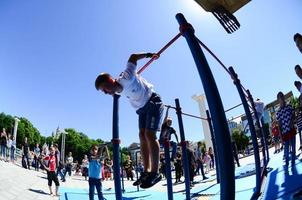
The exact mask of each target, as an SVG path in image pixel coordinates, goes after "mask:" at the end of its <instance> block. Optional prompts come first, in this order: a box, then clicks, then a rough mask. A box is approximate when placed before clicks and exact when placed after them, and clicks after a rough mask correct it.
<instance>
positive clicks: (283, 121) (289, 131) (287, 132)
mask: <svg viewBox="0 0 302 200" xmlns="http://www.w3.org/2000/svg"><path fill="white" fill-rule="evenodd" d="M277 99H278V101H279V104H280V109H279V110H278V111H277V114H276V118H277V120H278V123H279V128H280V132H281V137H282V140H283V141H284V155H285V164H286V167H288V164H289V150H290V148H291V150H292V151H291V161H292V165H294V164H295V159H296V130H295V128H294V119H295V115H294V109H293V108H292V106H291V105H287V104H286V102H285V98H284V94H283V93H282V92H279V93H278V95H277Z"/></svg>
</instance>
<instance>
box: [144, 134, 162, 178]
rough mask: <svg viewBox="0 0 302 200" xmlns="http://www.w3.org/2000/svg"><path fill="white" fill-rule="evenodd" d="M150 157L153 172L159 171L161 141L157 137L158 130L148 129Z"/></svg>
mask: <svg viewBox="0 0 302 200" xmlns="http://www.w3.org/2000/svg"><path fill="white" fill-rule="evenodd" d="M145 133H146V138H147V142H148V152H149V158H150V159H151V172H154V173H158V163H159V143H158V140H157V139H156V131H152V130H148V129H146V131H145Z"/></svg>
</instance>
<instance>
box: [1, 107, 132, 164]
mask: <svg viewBox="0 0 302 200" xmlns="http://www.w3.org/2000/svg"><path fill="white" fill-rule="evenodd" d="M18 118H19V119H20V122H19V125H18V132H17V147H18V148H21V146H22V143H23V141H24V138H25V137H27V138H28V142H29V144H30V149H31V150H32V149H33V148H34V146H35V144H36V143H39V144H41V145H43V144H44V143H46V144H48V145H51V144H54V143H57V144H58V146H59V148H60V147H61V141H62V136H61V135H60V136H59V137H58V138H53V137H52V136H48V137H45V136H42V135H41V134H40V132H39V131H38V129H37V128H35V127H34V126H33V124H32V123H31V122H30V121H29V120H28V119H26V118H24V117H18ZM14 123H15V120H14V117H13V116H11V115H6V114H5V113H0V128H1V131H2V128H5V129H6V131H7V133H11V134H13V128H14ZM65 132H67V135H66V138H65V153H66V155H67V154H68V152H72V154H73V157H74V160H75V161H76V160H77V161H79V162H80V163H81V161H82V159H83V157H84V155H85V154H87V153H89V151H90V148H91V146H92V145H93V144H97V145H100V144H102V143H104V141H103V140H101V139H97V140H93V139H90V138H89V137H88V136H87V135H85V134H84V133H82V132H77V131H76V130H74V129H72V128H69V129H65ZM108 149H109V154H110V157H111V158H112V154H113V153H112V145H111V144H110V145H108ZM66 155H65V156H66ZM126 155H128V152H127V149H126V148H122V157H123V159H126Z"/></svg>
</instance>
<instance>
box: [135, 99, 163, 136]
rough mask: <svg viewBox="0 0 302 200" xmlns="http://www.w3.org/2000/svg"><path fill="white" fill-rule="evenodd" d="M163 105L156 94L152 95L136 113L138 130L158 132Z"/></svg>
mask: <svg viewBox="0 0 302 200" xmlns="http://www.w3.org/2000/svg"><path fill="white" fill-rule="evenodd" d="M163 110H164V105H163V103H162V101H161V98H160V96H159V95H158V94H156V93H152V96H151V97H150V99H149V101H148V102H147V103H146V104H145V105H144V106H143V107H142V108H140V109H138V110H137V111H136V113H137V114H138V124H139V128H140V129H149V130H152V131H158V130H159V125H160V123H161V118H162V115H163Z"/></svg>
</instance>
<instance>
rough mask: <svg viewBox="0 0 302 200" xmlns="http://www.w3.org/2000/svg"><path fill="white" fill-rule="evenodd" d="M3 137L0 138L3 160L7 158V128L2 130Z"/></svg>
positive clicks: (0, 150)
mask: <svg viewBox="0 0 302 200" xmlns="http://www.w3.org/2000/svg"><path fill="white" fill-rule="evenodd" d="M0 136H1V138H0V143H1V149H0V152H1V154H0V155H1V160H5V159H6V148H7V140H8V138H7V134H6V131H5V128H3V129H2V132H1V134H0Z"/></svg>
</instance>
